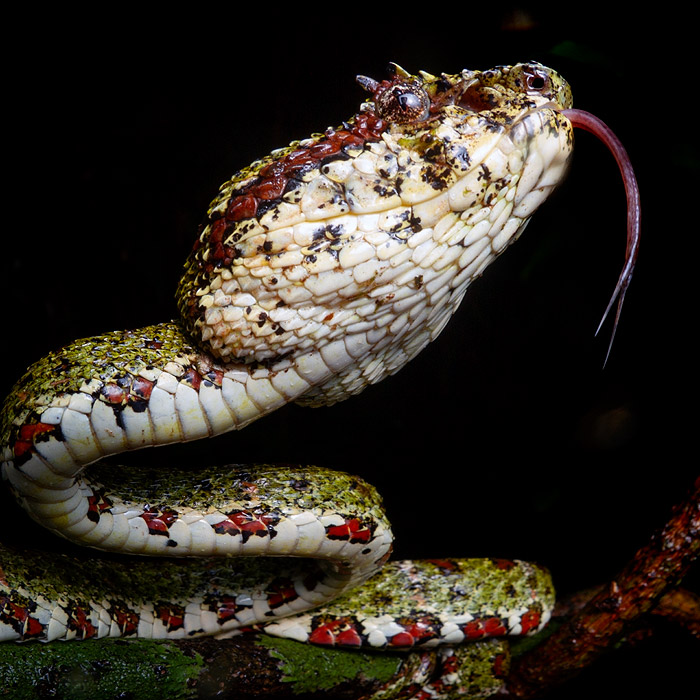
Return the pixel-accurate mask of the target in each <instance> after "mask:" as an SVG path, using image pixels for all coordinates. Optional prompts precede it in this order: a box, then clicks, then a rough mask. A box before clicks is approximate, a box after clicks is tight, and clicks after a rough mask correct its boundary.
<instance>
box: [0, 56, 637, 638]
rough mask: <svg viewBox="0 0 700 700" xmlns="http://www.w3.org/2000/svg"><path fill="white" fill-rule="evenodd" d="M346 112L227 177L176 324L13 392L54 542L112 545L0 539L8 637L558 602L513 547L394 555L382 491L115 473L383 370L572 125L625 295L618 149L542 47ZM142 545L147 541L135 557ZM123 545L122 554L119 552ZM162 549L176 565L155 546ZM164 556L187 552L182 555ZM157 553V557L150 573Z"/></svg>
mask: <svg viewBox="0 0 700 700" xmlns="http://www.w3.org/2000/svg"><path fill="white" fill-rule="evenodd" d="M357 82H358V83H359V85H360V86H361V87H362V88H363V89H364V90H366V91H368V92H369V93H370V96H369V98H368V99H366V100H365V101H364V102H362V103H361V105H360V108H359V110H358V111H357V112H356V113H355V114H354V115H353V116H351V117H350V118H349V119H347V120H346V121H344V122H342V124H340V125H338V126H335V127H329V128H328V129H326V130H325V131H323V132H321V133H316V134H313V135H311V136H310V137H308V138H304V139H302V140H298V141H293V142H292V143H291V144H290V145H288V146H286V147H284V148H280V149H278V150H274V151H272V152H271V153H270V154H269V155H267V156H265V157H263V158H261V159H259V160H256V161H255V162H253V163H252V164H251V165H250V166H248V167H245V168H243V169H241V170H239V171H238V172H236V173H235V174H234V175H233V177H232V178H231V179H230V180H228V181H227V182H225V183H224V184H223V185H222V186H221V188H220V191H219V193H218V195H217V196H216V198H215V199H214V200H213V202H212V203H211V205H210V207H209V210H208V212H207V215H206V217H205V219H204V221H203V223H202V225H201V227H200V230H199V234H198V237H197V239H196V241H195V244H194V247H193V249H192V252H191V254H190V255H189V258H188V259H187V261H186V263H185V268H184V272H183V275H182V278H181V281H180V284H179V288H178V292H177V308H178V311H179V316H178V318H177V319H176V320H172V321H169V322H165V323H161V324H158V325H153V326H148V327H145V328H141V329H138V330H125V331H114V332H111V333H106V334H104V335H100V336H97V337H91V338H86V339H81V340H78V341H75V342H73V343H71V344H69V345H68V346H66V347H64V348H61V349H59V350H57V351H55V352H51V353H49V354H48V355H46V356H45V357H44V358H43V359H41V360H39V361H38V362H37V363H35V364H34V365H33V366H31V367H30V368H29V370H28V371H27V373H26V374H25V375H24V377H23V378H21V379H20V380H19V382H18V383H17V384H16V386H15V387H14V389H13V390H12V392H11V394H10V395H9V396H8V398H7V399H6V401H5V403H4V406H3V411H2V426H1V429H0V436H1V438H0V442H1V444H2V476H3V481H4V483H5V485H6V487H7V488H9V490H10V491H11V492H12V493H13V494H14V496H15V497H16V499H17V501H18V502H19V504H20V505H21V506H22V508H23V509H24V510H25V511H26V512H27V513H28V515H29V516H30V517H31V518H32V519H34V520H35V521H37V522H38V523H39V524H41V525H42V526H43V527H45V528H47V530H48V533H52V534H47V537H51V536H52V535H57V536H58V538H63V539H67V540H70V541H71V542H72V543H76V544H78V545H81V546H85V547H89V548H93V549H100V550H103V551H104V552H107V553H110V552H116V553H126V554H129V555H135V556H136V559H137V565H136V566H134V565H133V564H132V563H131V561H132V560H129V562H130V563H129V564H128V565H123V564H122V562H121V561H120V560H119V559H118V556H117V558H116V560H115V558H114V557H113V558H110V555H109V554H107V555H105V558H104V559H101V558H99V557H98V556H97V555H96V556H95V562H94V568H93V567H92V565H91V567H90V571H88V572H79V571H77V570H76V566H75V564H74V562H73V560H72V559H71V558H70V556H69V555H67V554H66V555H63V554H57V555H55V558H54V559H52V562H51V564H50V565H48V564H47V563H46V560H45V556H46V555H45V554H42V553H34V552H30V551H12V549H11V548H9V547H3V548H2V549H0V641H25V642H26V641H29V640H39V641H43V642H54V641H57V640H91V639H100V638H105V637H132V638H133V637H144V638H150V639H168V638H190V637H196V636H200V635H226V634H235V633H237V632H241V631H245V630H248V629H251V628H256V629H261V628H262V629H264V630H265V631H267V632H268V633H269V634H277V635H280V636H286V637H290V638H292V639H295V640H297V641H300V642H310V643H313V644H320V645H324V646H338V647H349V648H358V647H369V648H372V649H391V650H401V649H415V648H431V647H433V646H437V645H447V646H448V647H452V646H454V645H458V644H461V643H462V642H468V641H471V640H482V639H486V638H490V637H501V636H503V635H529V634H534V633H536V632H538V631H539V630H541V629H542V628H543V627H544V626H545V625H546V623H547V622H548V620H549V618H550V616H551V612H552V607H553V604H554V590H553V586H552V582H551V577H550V575H549V573H548V572H547V571H546V569H544V568H543V567H541V566H538V565H535V564H531V563H528V562H523V561H502V560H496V559H464V560H455V559H450V560H425V561H412V560H411V561H392V560H391V559H390V555H391V549H392V541H393V536H392V532H391V526H390V524H389V522H388V520H387V516H386V514H385V512H384V510H383V506H382V501H381V498H380V496H379V495H378V494H377V492H376V491H375V490H374V488H373V487H372V486H370V485H369V484H367V483H365V482H364V481H363V480H361V479H360V478H358V477H356V476H352V475H348V474H342V473H338V472H335V471H332V470H329V469H326V468H320V467H313V466H301V465H282V466H279V465H239V464H228V465H221V466H211V467H200V466H199V465H197V466H196V468H195V467H189V466H187V467H182V468H170V469H168V470H166V471H165V472H156V471H155V470H153V469H149V468H133V467H131V468H130V467H126V466H123V465H120V464H118V463H117V462H115V461H114V457H115V456H117V455H120V454H122V453H125V452H129V451H133V450H140V449H142V448H145V447H149V446H158V445H165V444H171V443H178V442H187V441H192V440H199V439H203V438H212V437H215V436H217V435H221V434H223V433H226V432H228V431H231V430H238V429H241V428H243V427H245V426H246V425H248V424H249V423H251V422H252V421H255V420H257V419H259V418H261V417H264V416H265V415H267V414H269V413H270V412H272V411H274V410H276V409H277V408H279V407H281V406H283V405H285V404H288V403H290V402H296V403H298V404H301V405H305V406H321V405H331V404H334V403H336V402H338V401H342V400H345V399H347V398H349V397H351V396H353V395H355V394H358V393H359V392H361V391H363V390H364V389H365V388H366V387H368V386H370V385H372V384H375V383H377V382H379V381H381V380H382V379H384V378H385V377H388V376H390V375H393V374H395V373H396V372H398V371H399V370H400V369H401V368H402V367H403V366H404V365H406V363H407V362H409V361H410V360H411V359H412V358H414V357H415V356H416V355H417V354H418V353H419V352H420V351H421V350H422V349H423V348H425V347H426V346H427V345H428V344H429V343H430V342H431V341H433V340H435V339H436V338H437V336H438V335H439V334H440V332H441V331H442V329H443V328H444V327H445V325H446V324H447V323H448V321H449V319H450V318H451V316H452V315H453V314H454V312H455V310H456V309H457V307H458V306H459V304H460V302H461V300H462V298H463V297H464V295H465V292H466V290H467V288H468V286H469V285H470V283H471V282H472V281H474V280H475V279H477V278H478V277H479V276H480V275H481V274H482V273H483V272H484V270H485V269H486V268H487V266H488V265H490V264H491V263H492V262H493V261H494V260H495V259H496V258H497V257H498V256H499V255H500V254H501V253H502V252H503V251H504V250H506V249H507V248H508V246H509V245H510V244H511V243H513V242H514V241H515V240H517V239H518V237H519V236H520V234H521V233H522V231H523V230H524V228H525V226H526V225H527V223H528V221H529V219H530V217H531V216H532V214H533V213H534V212H535V211H536V210H537V209H538V207H539V206H540V205H541V204H542V203H543V202H544V201H545V200H546V199H547V198H548V197H549V195H550V194H551V192H552V191H553V190H554V189H555V188H556V187H557V185H558V184H559V183H560V182H561V181H562V179H563V178H564V176H565V174H566V172H567V168H568V164H569V161H570V156H571V153H572V149H573V143H574V141H573V128H574V126H579V127H583V128H584V129H587V130H589V131H592V132H594V133H596V134H597V135H598V136H599V137H600V138H601V139H603V140H604V141H605V142H606V143H607V144H608V146H609V147H610V149H611V150H612V152H613V154H614V155H615V157H616V159H617V160H618V164H619V165H620V169H621V171H622V172H623V176H624V179H625V186H626V188H627V191H628V199H630V200H631V202H632V203H631V204H630V206H629V214H628V245H627V253H626V263H625V267H624V269H623V271H622V273H621V275H620V278H619V280H618V284H617V287H616V289H615V293H614V294H613V298H612V299H611V303H610V306H609V307H608V310H606V314H605V315H607V313H608V311H609V310H610V308H612V305H613V303H614V301H615V299H617V300H618V312H617V318H616V319H615V326H617V320H618V318H619V311H620V308H621V304H622V299H623V298H624V294H625V291H626V289H627V287H628V285H629V281H630V279H631V275H632V270H633V268H634V262H635V260H636V255H637V249H638V237H639V236H638V231H639V206H638V194H637V192H636V183H635V182H634V178H633V174H632V175H630V172H631V166H628V165H627V160H626V154H625V153H624V149H623V148H622V146H621V145H620V144H619V141H617V139H616V137H614V135H612V132H610V130H609V129H608V128H607V127H606V126H605V125H603V124H602V122H600V121H599V120H597V118H595V117H593V115H590V114H588V113H587V112H583V111H580V110H575V109H573V108H572V96H571V89H570V87H569V85H568V83H567V82H566V81H565V80H564V79H563V78H562V77H561V76H560V75H559V74H558V73H557V72H556V71H554V70H552V69H550V68H547V67H545V66H543V65H542V64H539V63H536V62H529V63H521V64H516V65H513V66H498V67H496V68H492V69H489V70H483V71H479V70H467V69H465V70H462V71H461V72H459V73H457V74H445V73H441V74H439V75H433V74H430V73H427V72H424V71H421V72H419V73H418V74H416V75H413V74H410V73H408V72H407V71H405V70H404V69H402V68H400V67H399V66H398V65H395V64H392V65H391V66H390V71H389V77H387V78H386V79H384V80H381V81H377V80H374V79H372V78H369V77H366V76H359V77H358V78H357ZM146 555H147V556H146ZM115 556H116V555H115ZM173 557H178V558H179V559H178V560H177V563H176V564H169V565H168V566H167V567H166V566H164V565H163V562H166V561H167V562H172V561H173ZM180 557H181V559H180ZM149 567H150V568H149Z"/></svg>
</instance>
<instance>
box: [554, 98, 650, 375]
mask: <svg viewBox="0 0 700 700" xmlns="http://www.w3.org/2000/svg"><path fill="white" fill-rule="evenodd" d="M561 113H562V114H563V115H564V116H565V117H566V118H567V119H568V120H569V121H570V122H571V123H572V124H573V125H574V126H576V127H579V128H580V129H585V130H586V131H589V132H590V133H592V134H594V135H595V136H597V137H598V138H599V139H600V140H601V141H602V142H603V143H604V144H605V145H606V146H607V147H608V148H609V149H610V151H611V152H612V154H613V156H615V160H616V161H617V165H618V166H619V168H620V174H621V175H622V180H623V182H624V183H625V193H626V194H627V250H626V252H625V265H624V267H623V268H622V272H621V273H620V277H619V279H618V280H617V285H616V286H615V291H614V292H613V294H612V297H610V301H609V302H608V306H607V308H606V309H605V313H604V314H603V318H602V319H601V320H600V323H599V324H598V329H597V330H596V335H597V334H598V333H599V332H600V329H601V327H602V326H603V323H605V319H606V318H607V317H608V314H609V313H610V311H611V309H612V308H613V305H614V304H615V301H616V300H617V311H616V313H615V323H614V324H613V330H612V335H611V337H610V343H609V344H608V351H607V354H606V355H605V362H606V363H607V361H608V357H610V350H611V349H612V344H613V340H615V331H616V330H617V324H618V323H619V321H620V313H621V311H622V303H623V302H624V300H625V294H626V292H627V287H629V284H630V282H631V281H632V273H633V272H634V264H635V263H636V262H637V253H638V252H639V232H640V226H641V218H642V210H641V206H640V203H639V187H638V186H637V178H636V177H635V176H634V170H633V168H632V163H631V162H630V159H629V156H628V155H627V151H626V150H625V147H624V146H623V145H622V143H621V142H620V139H618V138H617V136H615V134H614V133H613V132H612V130H611V129H610V127H609V126H607V124H605V123H604V122H602V121H601V120H600V119H598V117H596V116H594V115H592V114H591V113H590V112H584V111H583V110H581V109H562V110H561Z"/></svg>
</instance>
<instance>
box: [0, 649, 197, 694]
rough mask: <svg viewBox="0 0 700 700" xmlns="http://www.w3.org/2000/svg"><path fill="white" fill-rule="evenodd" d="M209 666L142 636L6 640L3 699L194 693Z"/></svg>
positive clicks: (0, 674)
mask: <svg viewBox="0 0 700 700" xmlns="http://www.w3.org/2000/svg"><path fill="white" fill-rule="evenodd" d="M202 666H203V661H202V659H201V658H200V657H198V656H194V657H188V656H186V655H185V654H183V653H182V652H181V651H180V650H179V649H178V648H177V647H176V646H175V645H173V644H168V643H163V642H151V641H144V640H141V641H139V642H137V643H134V642H129V641H124V640H119V639H115V640H105V641H103V642H100V643H97V644H91V643H84V644H70V643H68V644H51V645H45V644H34V643H29V644H21V645H19V644H3V645H2V646H0V698H5V697H6V698H13V699H14V700H25V699H27V700H30V699H33V698H46V697H51V698H55V699H56V700H62V699H64V698H65V699H66V700H69V699H70V700H83V699H85V700H94V698H100V699H101V700H109V699H110V698H129V700H139V699H140V698H144V699H148V700H157V699H158V698H168V700H178V699H179V698H189V697H192V691H190V690H189V685H190V680H191V679H196V678H197V676H198V675H199V673H200V670H201V668H202Z"/></svg>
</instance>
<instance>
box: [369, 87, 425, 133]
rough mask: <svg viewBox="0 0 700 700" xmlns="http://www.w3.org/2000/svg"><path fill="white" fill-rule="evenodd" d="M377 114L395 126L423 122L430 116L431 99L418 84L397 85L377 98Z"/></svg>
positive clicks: (379, 94) (387, 89) (380, 93)
mask: <svg viewBox="0 0 700 700" xmlns="http://www.w3.org/2000/svg"><path fill="white" fill-rule="evenodd" d="M375 106H376V109H377V114H378V115H379V116H380V117H381V118H382V119H386V120H387V121H388V122H393V123H394V124H411V123H414V122H421V121H424V120H425V119H427V118H428V116H429V115H430V98H429V97H428V94H427V93H426V92H425V90H423V88H422V87H421V86H420V85H417V84H416V83H395V84H394V85H390V86H389V87H387V88H386V89H384V90H381V91H380V92H379V93H378V94H377V95H376V96H375Z"/></svg>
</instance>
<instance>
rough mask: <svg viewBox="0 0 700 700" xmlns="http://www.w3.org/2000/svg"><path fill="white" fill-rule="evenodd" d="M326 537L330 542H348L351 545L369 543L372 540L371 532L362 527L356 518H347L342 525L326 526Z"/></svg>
mask: <svg viewBox="0 0 700 700" xmlns="http://www.w3.org/2000/svg"><path fill="white" fill-rule="evenodd" d="M326 536H327V537H328V539H331V540H349V541H350V542H352V543H355V542H369V541H370V540H371V539H372V531H371V530H370V529H369V528H366V527H364V526H363V524H362V522H361V521H360V520H358V519H357V518H349V519H346V520H345V522H344V523H343V524H342V525H329V526H327V527H326Z"/></svg>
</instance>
